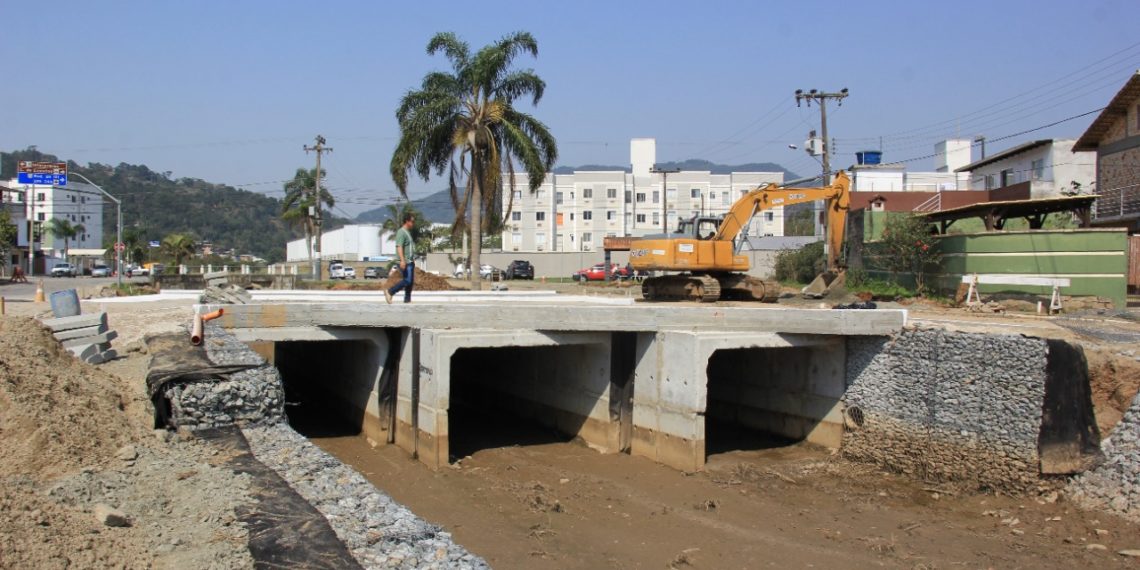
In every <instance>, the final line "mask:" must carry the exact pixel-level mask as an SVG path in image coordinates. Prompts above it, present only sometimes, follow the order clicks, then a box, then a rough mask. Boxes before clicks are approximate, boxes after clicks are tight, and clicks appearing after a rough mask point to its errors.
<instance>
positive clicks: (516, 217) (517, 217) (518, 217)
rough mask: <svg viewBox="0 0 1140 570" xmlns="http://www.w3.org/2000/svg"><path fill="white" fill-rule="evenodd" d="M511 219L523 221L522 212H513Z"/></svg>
mask: <svg viewBox="0 0 1140 570" xmlns="http://www.w3.org/2000/svg"><path fill="white" fill-rule="evenodd" d="M511 221H512V222H521V221H522V212H511Z"/></svg>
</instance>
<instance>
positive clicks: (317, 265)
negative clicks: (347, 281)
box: [303, 135, 333, 281]
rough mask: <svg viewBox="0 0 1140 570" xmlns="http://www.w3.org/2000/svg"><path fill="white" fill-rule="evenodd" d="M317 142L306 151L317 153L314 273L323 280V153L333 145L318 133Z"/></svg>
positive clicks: (307, 147)
mask: <svg viewBox="0 0 1140 570" xmlns="http://www.w3.org/2000/svg"><path fill="white" fill-rule="evenodd" d="M316 140H317V144H316V145H314V146H309V145H305V146H304V147H303V148H304V149H305V153H306V154H307V153H309V152H310V151H311V152H315V153H317V172H316V176H314V177H313V194H314V195H313V197H314V198H315V199H314V200H313V204H314V205H313V207H314V208H316V211H315V213H314V217H315V218H316V222H317V236H316V237H317V241H316V242H315V246H314V247H313V275H314V276H315V277H316V278H317V281H320V280H321V154H323V153H326V152H332V150H333V149H332V147H327V146H325V137H322V136H321V135H317V139H316Z"/></svg>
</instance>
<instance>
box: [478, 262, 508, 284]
mask: <svg viewBox="0 0 1140 570" xmlns="http://www.w3.org/2000/svg"><path fill="white" fill-rule="evenodd" d="M479 278H480V279H490V280H492V281H494V280H495V279H502V278H503V270H502V269H499V268H498V267H495V266H493V265H488V264H486V263H484V264H483V265H480V266H479Z"/></svg>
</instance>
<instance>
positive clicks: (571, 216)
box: [570, 212, 574, 222]
mask: <svg viewBox="0 0 1140 570" xmlns="http://www.w3.org/2000/svg"><path fill="white" fill-rule="evenodd" d="M570 221H571V222H573V221H574V212H570Z"/></svg>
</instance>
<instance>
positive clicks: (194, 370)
mask: <svg viewBox="0 0 1140 570" xmlns="http://www.w3.org/2000/svg"><path fill="white" fill-rule="evenodd" d="M146 348H147V352H148V353H149V354H150V355H151V356H150V366H149V367H148V368H147V371H146V393H147V396H149V397H150V401H151V402H152V403H153V404H154V427H156V428H164V427H176V426H169V424H170V408H169V406H167V405H166V402H164V401H163V398H164V394H165V392H166V387H167V386H168V385H170V383H172V382H219V381H222V380H225V379H226V378H227V377H228V376H229V375H230V374H233V373H235V372H241V371H242V370H249V369H250V368H257V367H258V366H259V365H258V364H227V365H218V364H214V363H213V362H210V358H209V356H207V354H206V348H205V347H204V346H194V345H193V344H190V335H188V334H163V335H154V336H149V337H147V338H146Z"/></svg>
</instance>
